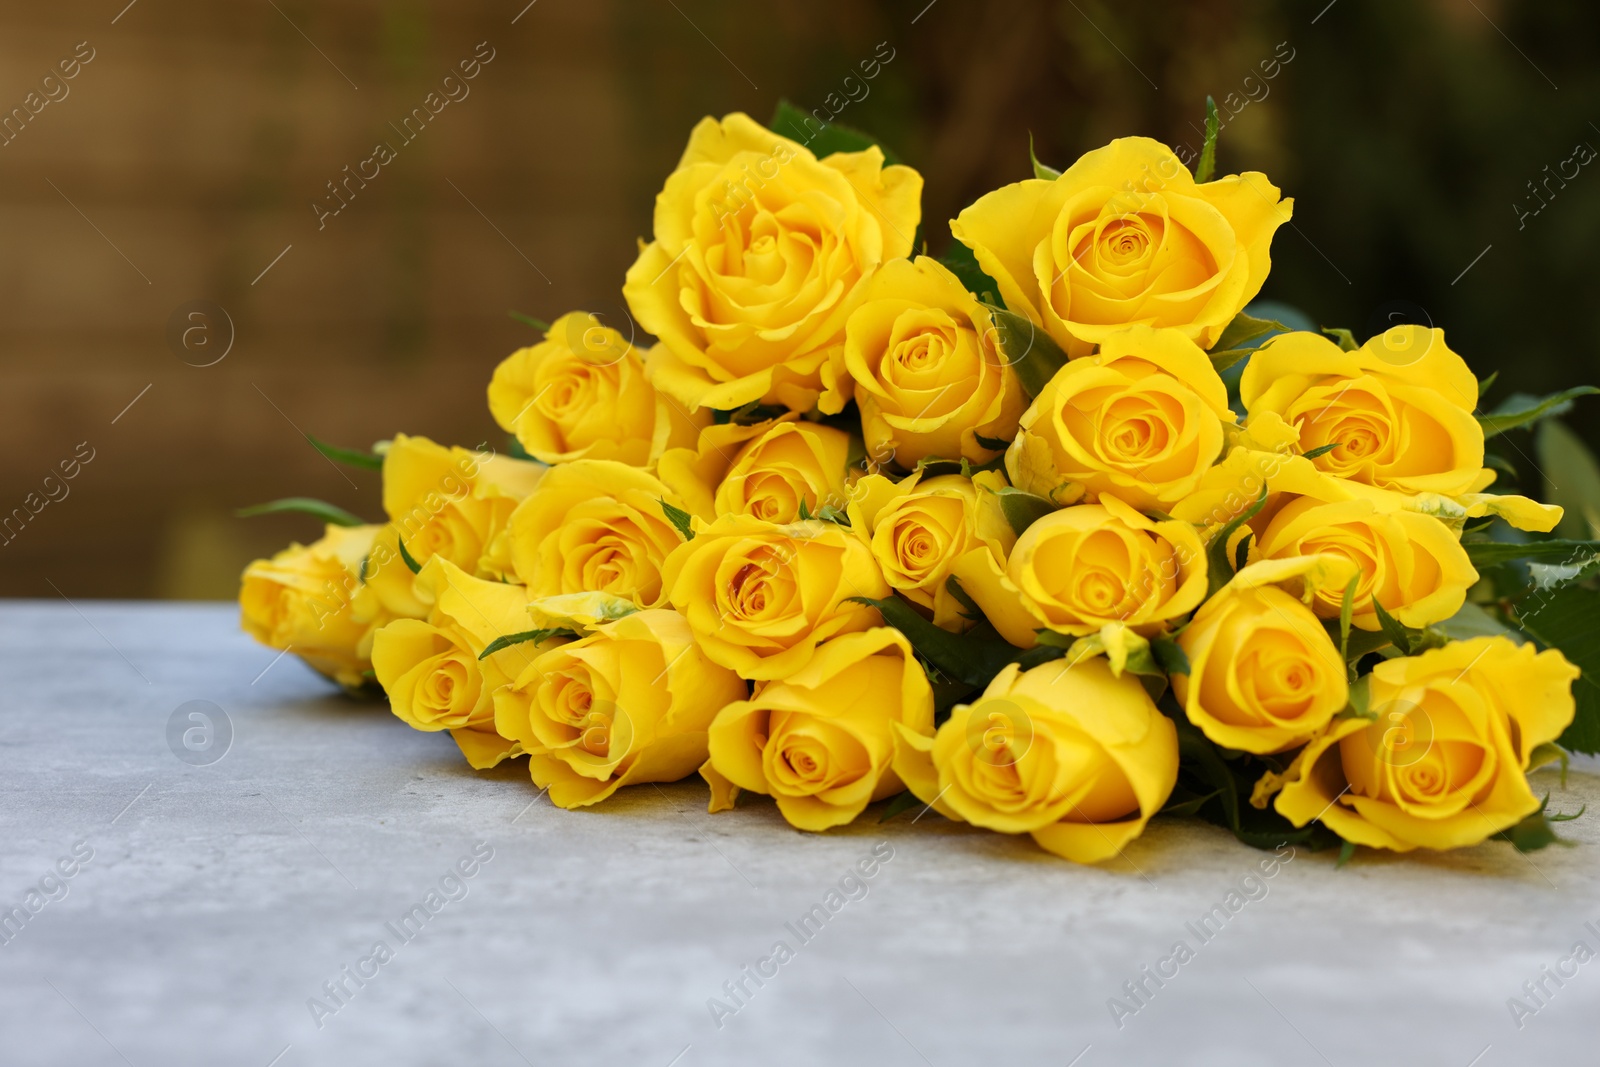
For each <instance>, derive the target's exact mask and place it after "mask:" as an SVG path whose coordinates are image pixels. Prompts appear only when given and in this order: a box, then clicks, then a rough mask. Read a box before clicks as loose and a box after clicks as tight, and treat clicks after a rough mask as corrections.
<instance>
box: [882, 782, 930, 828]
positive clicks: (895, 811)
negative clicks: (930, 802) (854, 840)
mask: <svg viewBox="0 0 1600 1067" xmlns="http://www.w3.org/2000/svg"><path fill="white" fill-rule="evenodd" d="M920 803H922V801H920V800H918V799H917V796H916V794H915V793H913V792H911V790H909V789H907V790H906V791H905V792H904V793H896V794H895V795H894V796H892V797H890V798H889V803H888V804H887V805H886V806H885V807H884V809H883V815H882V816H881V817H880V818H879V819H878V822H879V823H886V822H888V821H889V820H890V819H892V818H894V817H895V816H896V815H899V814H901V813H903V812H907V811H910V810H911V809H912V808H914V807H916V806H917V805H918V804H920Z"/></svg>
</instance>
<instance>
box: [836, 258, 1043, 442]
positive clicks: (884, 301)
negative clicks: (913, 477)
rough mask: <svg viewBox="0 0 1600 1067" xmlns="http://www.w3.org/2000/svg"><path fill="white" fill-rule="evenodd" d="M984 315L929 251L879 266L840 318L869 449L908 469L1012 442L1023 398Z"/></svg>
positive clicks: (847, 365)
mask: <svg viewBox="0 0 1600 1067" xmlns="http://www.w3.org/2000/svg"><path fill="white" fill-rule="evenodd" d="M998 336H999V334H998V332H997V330H996V328H995V325H994V322H993V320H992V319H991V318H990V316H989V312H988V311H987V310H986V309H985V308H984V306H983V305H982V304H980V303H978V301H977V300H976V299H974V298H973V296H972V294H971V293H969V292H967V289H966V286H964V285H962V284H961V281H960V280H959V279H958V278H957V277H956V276H955V275H954V274H952V273H950V271H949V270H948V269H946V268H945V267H944V266H943V265H942V264H940V263H939V262H938V261H937V260H934V259H929V258H928V257H927V256H919V257H917V259H916V261H915V262H912V261H910V260H904V259H901V260H895V261H894V262H892V263H885V264H884V265H883V267H882V268H881V269H879V271H878V273H877V274H876V275H874V276H873V278H872V280H871V281H870V282H869V283H868V284H867V289H866V295H865V297H864V298H863V302H862V304H861V306H860V307H859V308H857V309H856V310H855V311H854V312H853V313H852V314H851V316H850V321H849V322H848V323H846V324H845V342H844V369H845V371H846V372H847V373H848V374H849V375H850V377H851V378H852V379H853V380H854V381H855V395H856V402H857V403H858V404H859V405H860V406H861V429H862V432H863V433H864V434H865V436H866V443H867V454H868V455H869V456H871V457H872V459H873V461H874V462H876V463H879V464H885V463H888V462H889V461H890V460H891V459H892V460H895V461H896V462H898V463H899V464H900V465H901V466H903V467H910V466H913V465H915V464H916V462H917V461H918V460H921V459H924V458H927V457H929V456H938V457H941V458H944V459H959V458H961V457H966V458H967V459H970V460H973V461H974V462H978V463H986V462H988V461H989V460H991V459H993V458H994V457H995V456H996V455H997V454H998V453H999V451H1000V450H1003V448H1004V446H1003V445H1002V446H1001V449H993V448H988V447H985V446H984V445H982V444H980V443H979V442H978V438H979V437H980V436H981V437H986V438H993V439H995V440H999V441H1005V442H1009V441H1010V440H1011V438H1012V436H1013V435H1014V434H1015V433H1016V432H1017V420H1018V419H1019V418H1020V417H1021V416H1022V409H1023V408H1025V407H1027V404H1028V401H1027V398H1026V396H1025V395H1024V394H1023V392H1022V385H1021V383H1019V382H1018V381H1017V376H1016V374H1015V372H1013V371H1012V369H1011V365H1010V362H1009V361H1008V360H1007V359H1006V357H1005V356H1004V355H1003V354H1002V353H1001V352H1000V350H999V348H998Z"/></svg>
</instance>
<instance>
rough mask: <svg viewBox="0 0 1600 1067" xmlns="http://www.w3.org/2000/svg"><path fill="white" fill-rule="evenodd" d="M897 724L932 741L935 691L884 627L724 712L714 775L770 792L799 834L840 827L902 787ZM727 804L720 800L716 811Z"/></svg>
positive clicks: (840, 641) (829, 648)
mask: <svg viewBox="0 0 1600 1067" xmlns="http://www.w3.org/2000/svg"><path fill="white" fill-rule="evenodd" d="M896 723H900V724H902V725H904V726H905V727H906V728H907V729H909V730H911V731H912V732H913V733H918V734H924V735H931V734H932V733H933V690H932V689H931V688H929V686H928V676H927V675H926V674H925V673H924V672H923V670H922V666H921V665H920V664H918V663H917V660H916V657H915V656H913V655H912V652H911V645H910V643H909V642H908V641H907V640H906V639H905V637H904V636H902V635H901V633H900V631H898V630H894V629H890V628H889V627H883V626H880V627H878V628H876V629H872V630H867V631H865V632H863V633H854V634H845V635H843V636H842V637H836V638H834V639H833V640H831V641H829V642H827V643H825V644H823V645H820V646H819V647H818V648H817V653H816V655H815V656H813V657H812V658H811V662H809V663H807V664H806V665H805V666H804V667H802V668H800V669H799V670H797V671H795V672H794V673H793V674H789V675H785V676H784V677H783V678H781V679H776V680H773V681H770V682H763V683H760V684H758V685H757V686H756V690H755V693H754V695H752V696H751V697H750V698H749V699H748V700H737V701H735V702H733V703H731V704H729V705H728V706H727V707H725V708H723V709H722V711H721V712H720V713H719V714H718V715H717V717H716V720H715V721H713V722H712V724H711V732H710V750H711V762H710V768H711V772H710V773H709V774H708V777H711V776H712V775H721V776H722V777H723V778H725V779H726V780H727V781H728V782H730V783H732V785H733V786H735V787H737V788H738V789H749V790H751V791H753V792H757V793H768V794H771V795H772V796H773V797H774V798H775V799H776V800H777V802H778V810H779V811H780V812H782V813H783V817H784V818H785V819H787V820H788V821H789V823H790V825H792V826H795V827H797V828H798V829H801V830H812V831H819V830H826V829H828V828H829V827H832V826H843V825H844V824H845V823H848V822H850V821H851V820H853V819H854V818H855V817H856V816H857V815H860V814H861V812H862V811H863V810H864V809H865V808H866V806H867V805H868V804H869V803H871V802H872V801H874V800H882V799H884V798H885V797H889V796H892V795H894V794H895V793H898V792H900V790H901V789H902V788H903V787H902V786H901V784H900V779H899V778H897V777H895V773H894V771H893V769H892V764H893V762H894V726H895V724H896ZM731 801H732V797H731V796H728V797H727V798H726V799H725V800H724V801H723V803H720V804H719V803H717V802H716V798H714V800H713V804H712V810H713V811H716V810H720V809H721V808H722V807H726V806H728V805H729V804H731Z"/></svg>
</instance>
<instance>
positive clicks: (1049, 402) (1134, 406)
mask: <svg viewBox="0 0 1600 1067" xmlns="http://www.w3.org/2000/svg"><path fill="white" fill-rule="evenodd" d="M1233 421H1234V417H1233V413H1232V412H1231V411H1229V410H1228V388H1227V386H1225V385H1224V384H1223V383H1222V379H1221V378H1220V377H1219V376H1218V375H1217V372H1216V370H1215V369H1214V368H1213V367H1212V365H1211V359H1210V358H1209V357H1208V356H1207V355H1206V354H1205V353H1204V352H1202V351H1200V349H1199V348H1197V347H1195V345H1194V343H1193V342H1192V341H1190V340H1188V339H1187V338H1186V337H1185V336H1184V335H1183V334H1182V333H1180V332H1178V331H1177V330H1153V329H1150V328H1149V327H1147V326H1136V327H1133V328H1132V329H1129V330H1124V331H1123V332H1121V333H1118V334H1116V335H1115V336H1113V337H1111V338H1110V339H1108V340H1107V341H1106V342H1105V343H1104V344H1103V345H1101V347H1100V351H1099V353H1098V354H1097V355H1094V356H1087V357H1085V358H1083V359H1075V360H1072V361H1071V362H1069V363H1068V364H1067V365H1066V366H1064V367H1062V368H1061V369H1060V370H1058V371H1056V373H1055V376H1054V377H1052V378H1051V379H1050V381H1049V383H1048V384H1047V385H1046V386H1045V387H1044V391H1043V392H1041V393H1040V394H1039V395H1038V396H1037V397H1036V398H1034V401H1033V406H1031V407H1030V408H1028V410H1027V412H1026V413H1025V414H1024V415H1023V416H1022V432H1021V433H1020V434H1018V435H1017V439H1016V441H1015V442H1014V443H1013V444H1012V446H1011V448H1010V450H1009V451H1008V452H1007V453H1006V471H1007V472H1008V473H1009V474H1010V475H1011V484H1012V485H1014V486H1016V487H1017V488H1018V489H1024V490H1026V491H1028V492H1030V493H1035V494H1037V495H1039V496H1043V497H1048V498H1049V499H1051V500H1054V501H1056V502H1057V503H1071V502H1073V501H1074V500H1076V499H1077V498H1078V497H1079V496H1080V495H1081V496H1083V497H1084V499H1086V500H1088V501H1090V502H1093V501H1094V500H1095V499H1096V498H1097V497H1098V496H1099V495H1100V494H1101V493H1111V494H1112V495H1114V496H1117V497H1120V498H1121V499H1122V500H1123V501H1124V502H1126V503H1128V504H1130V505H1132V506H1133V507H1136V508H1140V509H1151V508H1154V509H1161V510H1165V509H1167V508H1169V507H1170V506H1171V505H1173V504H1174V503H1176V502H1177V501H1180V500H1182V499H1183V498H1184V497H1185V496H1187V495H1188V494H1189V493H1190V492H1192V491H1193V490H1194V489H1195V487H1196V486H1197V485H1199V484H1200V480H1201V478H1202V476H1203V475H1204V474H1205V472H1206V471H1207V470H1208V469H1209V468H1210V467H1211V465H1212V464H1213V463H1215V462H1216V461H1217V459H1218V458H1219V457H1220V456H1221V454H1222V448H1223V444H1224V433H1223V428H1224V426H1226V425H1231V424H1232V423H1233Z"/></svg>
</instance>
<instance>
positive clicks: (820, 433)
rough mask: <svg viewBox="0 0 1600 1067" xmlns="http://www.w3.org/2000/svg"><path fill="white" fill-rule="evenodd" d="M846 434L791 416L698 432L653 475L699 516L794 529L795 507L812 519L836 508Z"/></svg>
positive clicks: (841, 496)
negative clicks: (757, 521) (749, 518)
mask: <svg viewBox="0 0 1600 1067" xmlns="http://www.w3.org/2000/svg"><path fill="white" fill-rule="evenodd" d="M849 462H850V435H849V434H847V433H845V432H844V431H843V430H838V429H835V428H833V427H832V426H822V425H819V424H818V423H814V422H806V421H803V420H800V419H799V416H797V415H795V414H793V413H792V412H791V413H790V414H788V415H785V416H783V417H782V418H780V419H777V420H774V421H771V422H759V423H755V424H754V425H748V426H741V425H738V424H736V423H731V422H730V423H723V424H721V425H718V426H707V427H706V428H705V429H704V430H702V431H700V439H699V441H698V443H697V446H696V447H695V448H694V449H688V448H675V449H672V450H671V451H669V452H667V453H666V454H665V455H663V456H662V457H661V462H660V464H659V466H658V467H657V473H658V474H659V475H660V476H661V480H662V481H664V482H666V483H667V484H668V485H670V486H671V487H672V488H673V489H675V490H677V492H678V493H679V495H680V496H682V497H683V499H685V500H686V501H688V502H689V510H690V511H693V512H694V513H695V514H698V515H707V516H711V515H717V516H721V515H753V516H755V517H756V518H758V519H765V520H766V521H768V522H780V523H782V522H794V521H795V520H797V519H798V518H800V505H801V504H802V503H804V504H805V506H806V509H807V511H808V512H809V513H810V514H812V515H815V514H817V512H819V511H820V510H821V509H822V508H823V507H824V506H825V505H832V506H833V507H837V508H842V507H843V506H844V503H845V481H846V476H847V474H848V467H849Z"/></svg>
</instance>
